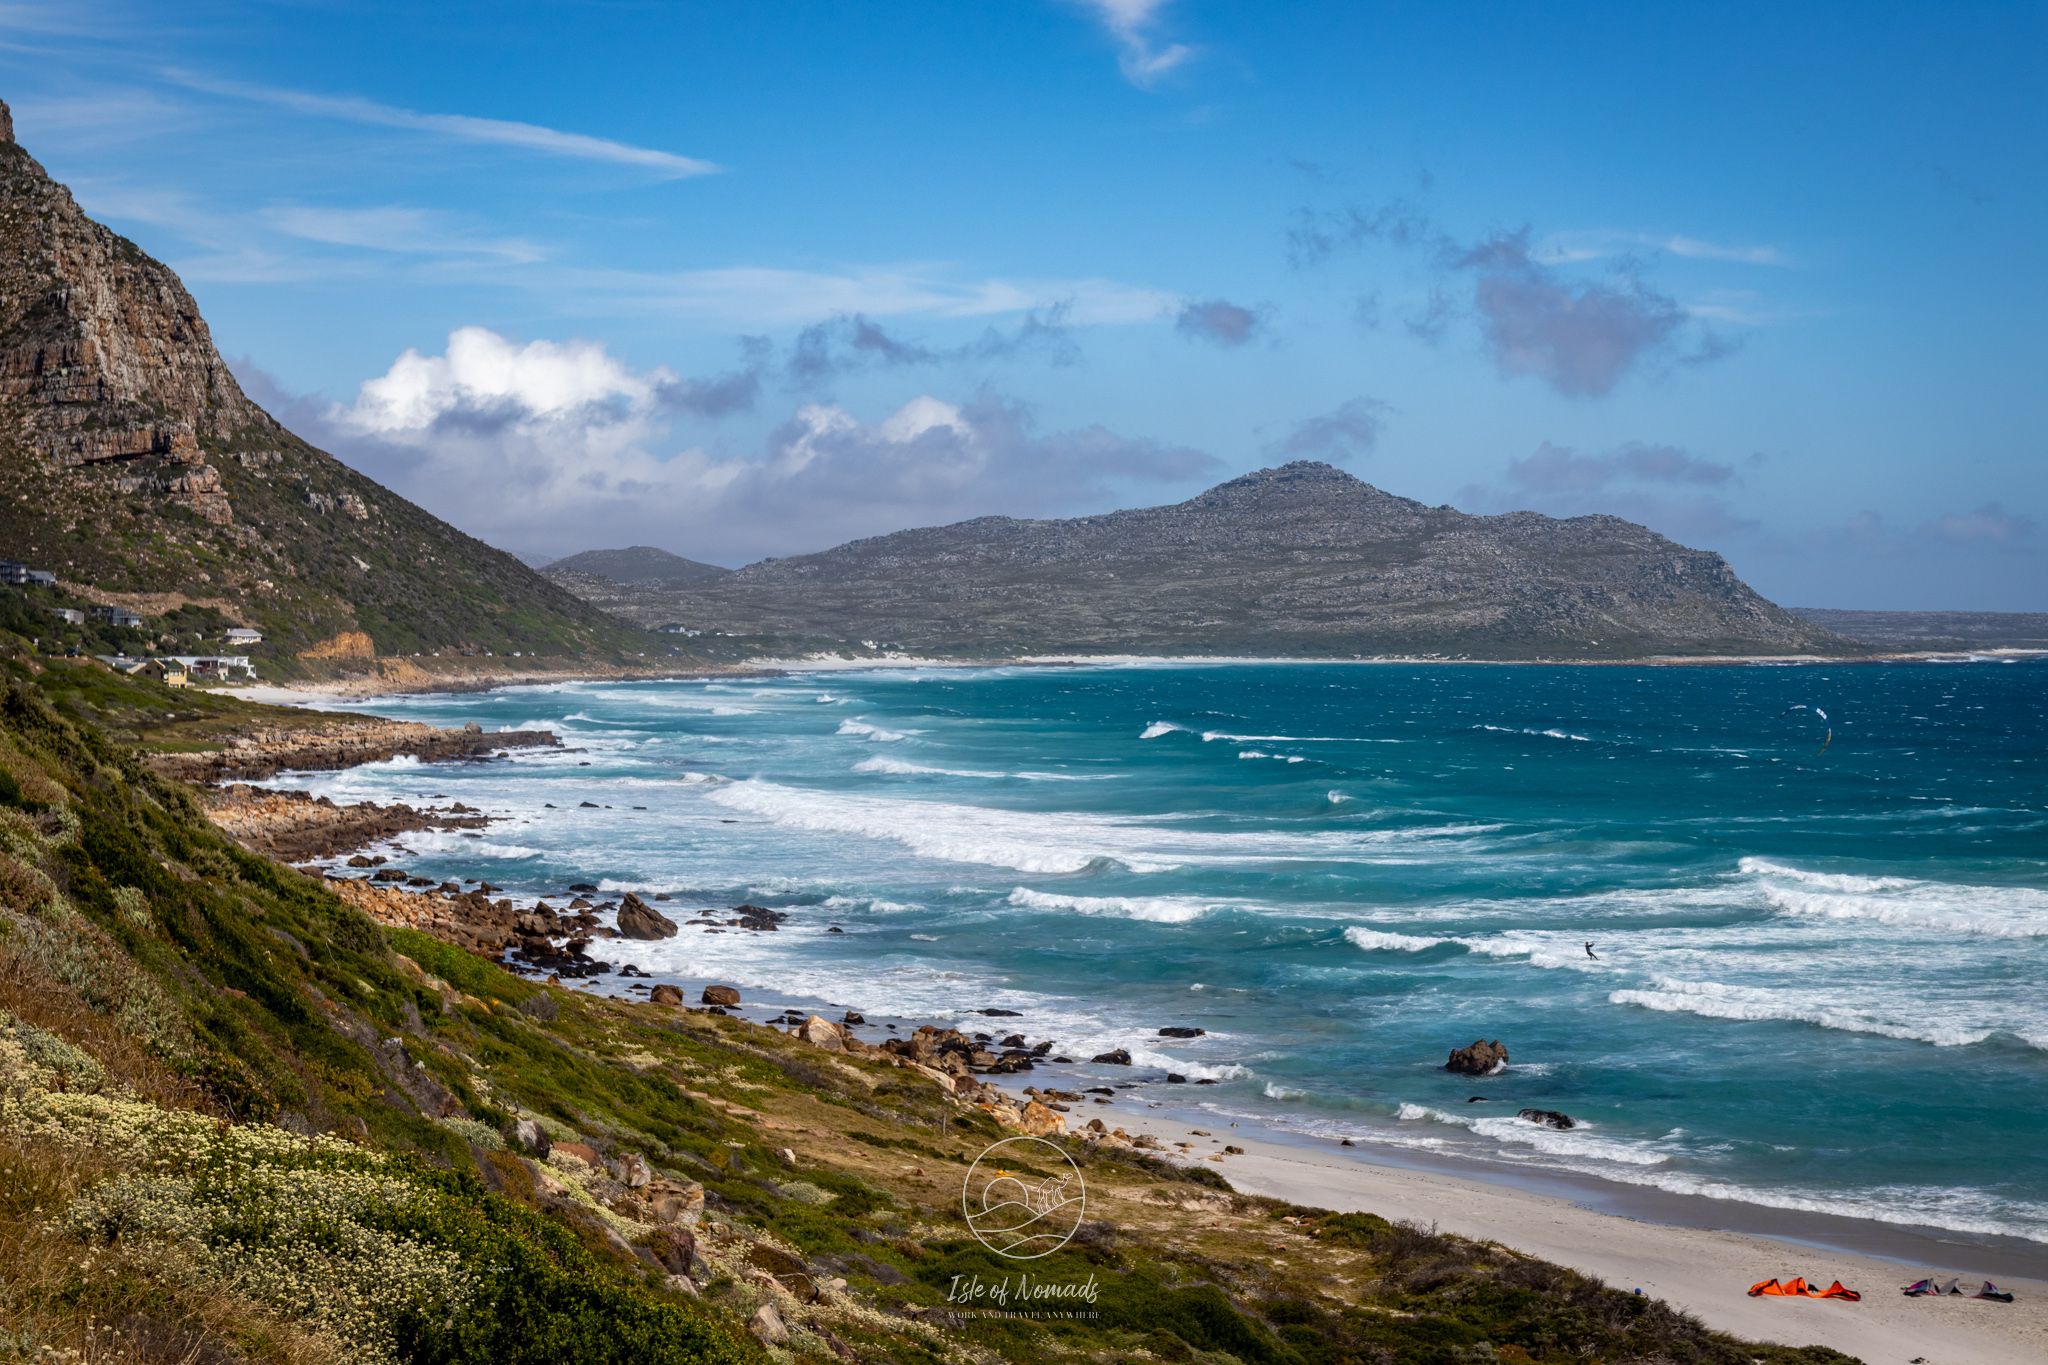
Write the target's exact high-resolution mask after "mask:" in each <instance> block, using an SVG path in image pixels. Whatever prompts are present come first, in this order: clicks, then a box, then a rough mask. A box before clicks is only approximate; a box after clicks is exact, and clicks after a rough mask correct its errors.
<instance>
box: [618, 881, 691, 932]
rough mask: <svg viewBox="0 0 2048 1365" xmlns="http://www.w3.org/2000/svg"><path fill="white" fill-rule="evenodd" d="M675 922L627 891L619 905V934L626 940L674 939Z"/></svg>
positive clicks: (676, 930)
mask: <svg viewBox="0 0 2048 1365" xmlns="http://www.w3.org/2000/svg"><path fill="white" fill-rule="evenodd" d="M678 932H679V931H678V929H677V926H676V922H675V921H674V920H672V919H670V918H669V917H668V916H667V915H664V914H662V913H661V912H660V911H659V910H656V909H654V908H653V907H652V906H650V905H648V904H647V902H646V901H643V900H641V899H640V898H639V897H638V896H636V895H634V894H633V893H632V892H630V891H628V892H627V893H626V899H625V900H624V901H622V902H620V904H619V933H620V934H621V935H622V936H623V937H626V938H638V939H658V938H674V937H675V936H676V934H677V933H678Z"/></svg>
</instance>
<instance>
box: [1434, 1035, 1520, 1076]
mask: <svg viewBox="0 0 2048 1365" xmlns="http://www.w3.org/2000/svg"><path fill="white" fill-rule="evenodd" d="M1507 1069H1508V1050H1507V1049H1506V1048H1504V1047H1502V1046H1501V1045H1500V1040H1499V1039H1498V1038H1496V1039H1495V1040H1494V1041H1492V1042H1490V1043H1489V1042H1487V1041H1485V1040H1484V1039H1479V1040H1476V1041H1474V1042H1473V1044H1472V1046H1470V1047H1461V1048H1454V1049H1453V1050H1452V1051H1451V1059H1450V1060H1449V1061H1448V1062H1445V1063H1444V1070H1446V1071H1457V1072H1461V1073H1463V1074H1464V1075H1467V1076H1492V1075H1495V1074H1497V1073H1499V1072H1502V1071H1506V1070H1507Z"/></svg>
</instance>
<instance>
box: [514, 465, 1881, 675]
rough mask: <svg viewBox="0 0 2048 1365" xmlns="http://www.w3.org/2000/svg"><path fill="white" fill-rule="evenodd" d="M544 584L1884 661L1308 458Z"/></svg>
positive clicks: (1579, 648) (1117, 631)
mask: <svg viewBox="0 0 2048 1365" xmlns="http://www.w3.org/2000/svg"><path fill="white" fill-rule="evenodd" d="M579 560H580V561H582V564H583V565H585V566H587V565H591V564H596V563H599V562H600V561H598V560H597V559H596V558H594V557H593V556H589V555H586V556H580V557H579ZM546 572H547V573H548V574H549V575H551V576H553V577H555V579H556V581H557V582H558V583H560V584H561V585H562V586H564V587H566V588H568V589H569V590H570V591H573V592H579V593H582V594H585V595H587V596H588V597H589V598H590V600H591V601H592V602H593V604H595V605H599V606H602V607H604V608H605V609H606V610H608V611H611V612H613V613H614V614H617V615H621V616H625V617H627V618H628V619H631V620H633V621H636V622H638V623H640V624H642V625H645V626H649V627H655V628H662V627H674V628H678V629H687V630H691V631H695V632H698V633H699V634H700V635H702V636H707V637H715V636H720V635H731V636H743V637H755V638H760V639H763V640H767V641H779V642H782V643H783V644H784V646H785V647H800V646H802V645H804V644H806V643H811V644H821V645H822V646H823V647H825V648H828V649H833V650H852V651H866V652H868V653H874V652H877V651H880V652H885V653H886V652H889V651H901V652H907V653H910V654H929V655H938V656H948V655H950V656H956V657H974V658H991V657H1011V658H1014V657H1018V656H1042V655H1063V654H1075V655H1081V656H1086V655H1116V654H1152V655H1183V656H1198V655H1208V656H1260V657H1276V658H1340V659H1348V658H1361V657H1384V656H1393V655H1398V656H1404V657H1406V656H1427V657H1436V658H1447V659H1466V658H1469V659H1622V658H1642V657H1649V656H1665V655H1670V656H1681V657H1721V656H1749V655H1801V654H1809V655H1810V654H1825V655H1832V656H1842V655H1851V656H1853V655H1859V654H1864V653H1868V652H1869V651H1868V650H1867V649H1866V648H1864V647H1863V646H1860V645H1858V644H1857V643H1856V642H1854V641H1851V640H1847V639H1844V638H1842V637H1840V636H1838V635H1836V634H1834V633H1832V632H1830V631H1829V630H1827V629H1825V628H1823V627H1821V626H1818V625H1815V624H1814V623H1813V622H1811V621H1808V620H1804V619H1802V618H1800V617H1798V616H1795V615H1793V614H1792V613H1790V612H1787V611H1785V610H1783V609H1782V608H1780V607H1777V606H1775V605H1773V604H1772V603H1770V602H1768V601H1766V600H1764V599H1763V598H1762V597H1761V596H1759V595H1758V594H1757V593H1756V592H1755V591H1754V590H1752V589H1751V588H1750V587H1749V586H1748V585H1747V584H1745V583H1744V582H1743V581H1742V580H1741V579H1740V578H1739V577H1737V576H1736V574H1735V571H1734V570H1733V569H1732V568H1730V567H1729V565H1728V562H1727V561H1726V560H1724V559H1723V558H1721V556H1720V555H1718V554H1714V553H1712V552H1711V551H1705V550H1695V549H1690V548H1688V547H1686V546H1684V545H1680V544H1677V543H1676V542H1674V541H1671V540H1668V539H1666V538H1665V537H1664V536H1661V535H1659V534H1657V533H1656V532H1654V531H1652V530H1650V529H1648V528H1647V527H1644V526H1639V525H1636V524H1635V523H1632V522H1628V521H1624V520H1622V519H1621V518H1619V517H1612V516H1584V517H1572V518H1568V519H1564V520H1560V519H1557V518H1554V517H1547V516H1543V515H1540V514H1539V513H1535V512H1510V513H1507V514H1505V515H1502V516H1473V515H1469V514H1467V513H1464V512H1460V511H1458V510H1456V509H1455V508H1452V507H1449V506H1441V507H1429V506H1425V505H1424V504H1422V503H1419V502H1416V501H1414V500H1412V499H1409V498H1403V497H1398V496H1396V495H1394V494H1391V493H1387V492H1383V491H1382V490H1380V489H1378V488H1375V487H1373V486H1372V485H1371V484H1368V483H1364V482H1362V481H1360V480H1358V479H1356V478H1353V477H1352V476H1351V475H1349V474H1347V473H1345V472H1344V471H1342V470H1340V469H1336V468H1333V467H1332V466H1330V465H1327V464H1320V463H1316V462H1313V461H1298V462H1296V463H1293V464H1288V465H1284V466H1281V467H1280V468H1277V469H1262V470H1259V471H1258V472H1256V473H1252V474H1247V475H1245V476H1244V477H1243V478H1239V479H1233V480H1231V481H1230V482H1228V483H1224V484H1220V485H1218V486H1217V487H1215V488H1212V489H1210V490H1209V491H1208V492H1206V493H1203V494H1201V495H1199V496H1197V497H1194V498H1190V499H1189V500H1188V501H1186V502H1182V503H1176V504H1174V505H1172V506H1169V507H1142V508H1133V509H1130V510H1126V511H1120V512H1110V513H1106V514H1104V515H1100V516H1088V517H1074V518H1069V519H1066V520H1057V521H1038V520H1020V519H1017V518H1013V517H981V518H978V519H976V520H974V521H965V522H960V523H958V524H956V525H952V526H938V527H926V528H922V529H918V530H910V531H899V532H896V533H895V534H893V535H886V536H876V537H873V538H871V539H866V540H856V541H851V542H849V543H847V544H845V545H841V546H838V547H837V548H835V549H830V550H825V551H822V552H820V553H817V554H807V555H798V556H794V557H792V558H787V559H767V560H762V561H761V562H759V563H757V564H750V565H748V566H747V567H745V568H743V569H740V570H738V571H736V572H732V573H728V574H724V575H722V576H720V575H706V576H702V577H700V578H698V579H697V580H696V581H691V582H681V583H660V582H654V581H649V580H633V581H620V580H616V579H607V578H600V577H598V576H597V575H596V574H594V573H593V572H592V571H591V570H590V568H588V567H579V566H577V563H576V561H568V562H564V563H563V564H562V565H560V566H551V567H550V568H549V569H548V570H546ZM621 572H632V570H621Z"/></svg>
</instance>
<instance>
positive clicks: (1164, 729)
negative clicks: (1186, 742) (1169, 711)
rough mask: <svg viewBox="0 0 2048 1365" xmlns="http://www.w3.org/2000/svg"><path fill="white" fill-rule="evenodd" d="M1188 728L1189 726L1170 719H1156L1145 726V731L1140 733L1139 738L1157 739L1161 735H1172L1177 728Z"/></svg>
mask: <svg viewBox="0 0 2048 1365" xmlns="http://www.w3.org/2000/svg"><path fill="white" fill-rule="evenodd" d="M1187 728H1188V727H1187V726H1185V725H1175V724H1174V723H1173V722H1172V721H1170V720H1155V721H1153V722H1152V723H1151V724H1150V725H1148V726H1146V727H1145V733H1143V734H1141V735H1139V736H1138V738H1139V739H1157V738H1159V737H1160V736H1161V735H1170V734H1172V733H1173V732H1174V731H1175V730H1185V729H1187Z"/></svg>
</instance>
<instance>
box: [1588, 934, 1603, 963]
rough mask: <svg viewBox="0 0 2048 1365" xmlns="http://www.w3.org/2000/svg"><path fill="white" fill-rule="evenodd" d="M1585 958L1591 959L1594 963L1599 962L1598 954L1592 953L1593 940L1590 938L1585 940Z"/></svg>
mask: <svg viewBox="0 0 2048 1365" xmlns="http://www.w3.org/2000/svg"><path fill="white" fill-rule="evenodd" d="M1586 956H1587V957H1590V958H1592V959H1593V960H1594V961H1595V962H1598V961H1599V960H1600V954H1598V953H1596V952H1594V951H1593V940H1592V939H1590V938H1589V939H1587V940H1586Z"/></svg>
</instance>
